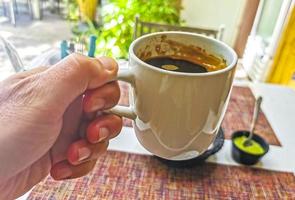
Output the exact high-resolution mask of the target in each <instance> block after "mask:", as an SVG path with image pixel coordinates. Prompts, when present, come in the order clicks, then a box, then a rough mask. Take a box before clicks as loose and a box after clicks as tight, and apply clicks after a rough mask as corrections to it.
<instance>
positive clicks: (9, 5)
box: [1, 0, 32, 26]
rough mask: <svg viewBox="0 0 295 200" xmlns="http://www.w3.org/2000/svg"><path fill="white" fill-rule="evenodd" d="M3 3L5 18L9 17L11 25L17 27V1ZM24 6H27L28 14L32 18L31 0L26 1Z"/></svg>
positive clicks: (5, 0)
mask: <svg viewBox="0 0 295 200" xmlns="http://www.w3.org/2000/svg"><path fill="white" fill-rule="evenodd" d="M1 2H2V9H3V14H4V16H8V17H9V19H10V22H11V24H13V25H14V26H15V25H16V19H15V16H16V15H17V14H18V5H17V0H1ZM24 4H26V7H27V9H28V12H29V14H30V15H31V16H32V6H31V0H25V2H24Z"/></svg>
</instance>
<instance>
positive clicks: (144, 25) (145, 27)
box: [133, 16, 225, 41]
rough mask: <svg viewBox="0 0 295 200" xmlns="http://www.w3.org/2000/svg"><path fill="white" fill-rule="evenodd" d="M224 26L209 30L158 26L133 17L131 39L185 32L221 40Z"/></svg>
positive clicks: (166, 25)
mask: <svg viewBox="0 0 295 200" xmlns="http://www.w3.org/2000/svg"><path fill="white" fill-rule="evenodd" d="M224 29H225V27H224V25H221V26H220V27H219V29H210V28H201V27H187V26H175V25H168V24H159V23H153V22H144V21H141V20H140V19H139V17H138V16H136V17H135V26H134V33H133V39H136V38H138V37H139V36H141V35H145V34H148V33H152V32H161V31H185V32H192V33H199V34H203V35H206V36H209V37H213V38H215V39H218V40H221V41H222V39H223V33H224Z"/></svg>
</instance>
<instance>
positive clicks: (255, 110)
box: [243, 96, 262, 146]
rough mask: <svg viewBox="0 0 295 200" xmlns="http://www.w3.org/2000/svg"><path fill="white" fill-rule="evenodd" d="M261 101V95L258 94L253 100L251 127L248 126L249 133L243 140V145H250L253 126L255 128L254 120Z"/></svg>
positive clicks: (255, 120) (256, 117)
mask: <svg viewBox="0 0 295 200" xmlns="http://www.w3.org/2000/svg"><path fill="white" fill-rule="evenodd" d="M261 102H262V97H261V96H259V97H258V98H257V99H256V102H255V108H254V112H253V117H252V123H251V128H250V134H249V136H248V138H247V140H246V141H245V142H244V144H243V145H244V146H251V145H252V137H253V132H254V128H255V125H256V122H257V119H258V114H259V111H260V105H261Z"/></svg>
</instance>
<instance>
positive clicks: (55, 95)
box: [0, 54, 122, 199]
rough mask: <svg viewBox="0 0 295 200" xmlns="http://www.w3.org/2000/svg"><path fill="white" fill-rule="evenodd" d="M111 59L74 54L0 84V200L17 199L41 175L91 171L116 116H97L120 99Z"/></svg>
mask: <svg viewBox="0 0 295 200" xmlns="http://www.w3.org/2000/svg"><path fill="white" fill-rule="evenodd" d="M117 70H118V67H117V64H116V62H115V61H114V60H113V59H111V58H107V57H101V58H97V59H94V58H87V57H85V56H82V55H79V54H73V55H70V56H68V57H67V58H66V59H64V60H62V61H61V62H59V63H57V64H56V65H54V66H52V67H50V68H45V67H41V68H36V69H34V70H31V71H26V72H22V73H18V74H15V75H13V76H11V77H10V78H8V79H6V80H4V81H2V82H1V83H0V129H1V134H0V160H1V165H0V199H2V197H3V198H5V199H9V198H16V197H17V196H20V195H22V194H23V193H25V192H26V191H28V190H29V189H30V188H31V187H33V186H34V185H35V184H37V183H38V182H40V181H41V180H42V179H43V178H44V177H46V176H47V175H48V174H49V172H50V174H51V176H52V177H53V178H54V179H57V180H60V179H68V178H76V177H80V176H83V175H85V174H87V173H88V172H89V171H90V170H91V169H93V167H94V165H95V162H96V159H97V158H98V157H99V156H100V155H101V154H102V153H103V152H105V151H106V148H107V146H108V140H109V139H111V138H113V137H115V136H116V135H117V134H118V133H119V132H120V130H121V128H122V120H121V118H120V117H118V116H115V115H112V114H100V115H96V113H97V111H101V110H105V109H108V108H111V107H113V106H114V105H116V104H117V102H118V100H119V97H120V90H119V86H118V83H117V82H116V81H113V80H115V79H116V75H117Z"/></svg>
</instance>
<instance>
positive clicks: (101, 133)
mask: <svg viewBox="0 0 295 200" xmlns="http://www.w3.org/2000/svg"><path fill="white" fill-rule="evenodd" d="M109 134H110V131H109V129H107V128H104V127H102V128H100V129H99V133H98V136H99V139H98V142H101V141H103V140H104V139H106V138H107V137H108V136H109Z"/></svg>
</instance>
